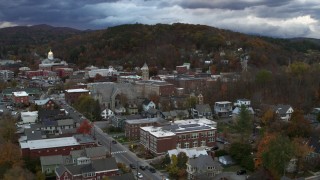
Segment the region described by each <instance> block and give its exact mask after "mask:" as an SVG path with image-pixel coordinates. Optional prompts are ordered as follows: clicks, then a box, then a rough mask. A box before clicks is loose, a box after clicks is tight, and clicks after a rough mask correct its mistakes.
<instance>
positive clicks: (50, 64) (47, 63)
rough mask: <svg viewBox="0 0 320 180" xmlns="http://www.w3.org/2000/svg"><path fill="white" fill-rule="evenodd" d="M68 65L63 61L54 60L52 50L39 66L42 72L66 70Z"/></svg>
mask: <svg viewBox="0 0 320 180" xmlns="http://www.w3.org/2000/svg"><path fill="white" fill-rule="evenodd" d="M66 67H68V63H67V62H66V61H61V60H60V59H59V58H54V55H53V52H52V51H51V50H50V51H49V52H48V57H47V58H46V59H43V60H42V61H41V64H39V69H40V70H48V71H53V70H55V69H56V68H66Z"/></svg>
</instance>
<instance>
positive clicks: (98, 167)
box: [56, 157, 118, 176]
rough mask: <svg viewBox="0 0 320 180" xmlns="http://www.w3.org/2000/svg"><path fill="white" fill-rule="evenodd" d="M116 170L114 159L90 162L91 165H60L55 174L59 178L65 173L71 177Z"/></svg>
mask: <svg viewBox="0 0 320 180" xmlns="http://www.w3.org/2000/svg"><path fill="white" fill-rule="evenodd" d="M107 170H118V167H117V162H116V160H115V158H114V157H111V158H105V159H96V160H92V161H91V164H83V165H60V166H59V167H58V168H57V169H56V172H57V173H58V174H59V175H60V176H61V175H62V173H64V172H65V171H69V172H70V173H71V174H72V175H81V174H83V173H89V172H98V171H107Z"/></svg>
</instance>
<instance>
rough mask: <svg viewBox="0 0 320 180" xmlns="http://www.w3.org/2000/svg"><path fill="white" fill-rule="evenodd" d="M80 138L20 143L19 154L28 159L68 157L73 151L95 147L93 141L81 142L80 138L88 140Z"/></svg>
mask: <svg viewBox="0 0 320 180" xmlns="http://www.w3.org/2000/svg"><path fill="white" fill-rule="evenodd" d="M81 136H82V135H81ZM81 136H73V137H63V138H52V139H40V140H30V141H26V142H20V148H21V153H22V156H23V157H30V158H39V157H40V156H52V155H64V156H65V155H69V154H70V151H73V150H79V149H83V148H86V147H95V146H96V143H95V141H94V140H86V141H82V140H81V138H88V136H83V137H81ZM89 139H90V138H89Z"/></svg>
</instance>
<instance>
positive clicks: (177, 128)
mask: <svg viewBox="0 0 320 180" xmlns="http://www.w3.org/2000/svg"><path fill="white" fill-rule="evenodd" d="M162 129H163V130H166V131H170V132H175V133H182V132H186V131H197V130H199V131H200V130H209V129H212V127H210V126H208V125H202V124H184V125H181V124H171V125H167V126H164V127H163V128H162Z"/></svg>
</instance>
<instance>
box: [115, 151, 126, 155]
mask: <svg viewBox="0 0 320 180" xmlns="http://www.w3.org/2000/svg"><path fill="white" fill-rule="evenodd" d="M126 152H127V151H116V152H111V154H121V153H126Z"/></svg>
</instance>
